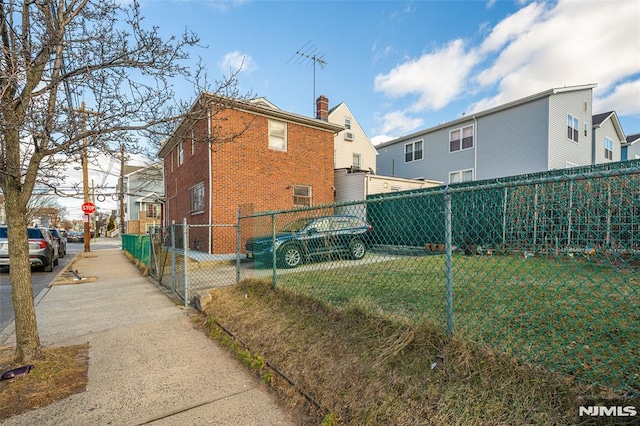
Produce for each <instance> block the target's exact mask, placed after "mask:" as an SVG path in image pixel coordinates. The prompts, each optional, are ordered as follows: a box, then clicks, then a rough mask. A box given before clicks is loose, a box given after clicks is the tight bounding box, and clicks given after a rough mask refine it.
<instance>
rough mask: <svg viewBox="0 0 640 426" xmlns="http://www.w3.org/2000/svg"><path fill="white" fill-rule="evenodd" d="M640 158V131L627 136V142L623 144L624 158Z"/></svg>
mask: <svg viewBox="0 0 640 426" xmlns="http://www.w3.org/2000/svg"><path fill="white" fill-rule="evenodd" d="M638 159H640V133H636V134H634V135H629V136H627V140H626V142H625V143H624V144H623V145H622V160H638Z"/></svg>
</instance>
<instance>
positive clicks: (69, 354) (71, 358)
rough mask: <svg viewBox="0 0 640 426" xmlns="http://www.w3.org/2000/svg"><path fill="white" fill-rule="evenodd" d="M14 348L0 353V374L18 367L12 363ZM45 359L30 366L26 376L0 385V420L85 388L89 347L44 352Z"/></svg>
mask: <svg viewBox="0 0 640 426" xmlns="http://www.w3.org/2000/svg"><path fill="white" fill-rule="evenodd" d="M14 351H15V349H14V348H8V347H5V348H2V349H0V370H1V371H7V370H10V369H12V368H15V367H19V366H20V365H18V364H15V363H14V362H13V356H14ZM43 353H44V358H43V359H41V360H37V361H35V362H34V363H33V365H34V368H33V369H32V370H31V371H30V372H29V373H28V374H26V375H25V376H22V377H18V378H15V379H10V380H3V381H0V420H2V419H7V418H9V417H12V416H15V415H18V414H21V413H24V412H27V411H29V410H32V409H35V408H39V407H44V406H46V405H49V404H51V403H53V402H55V401H59V400H61V399H64V398H66V397H68V396H69V395H73V394H75V393H78V392H82V391H84V390H85V389H86V386H87V374H88V368H89V344H88V343H87V344H83V345H77V346H70V347H59V348H53V347H51V348H44V349H43Z"/></svg>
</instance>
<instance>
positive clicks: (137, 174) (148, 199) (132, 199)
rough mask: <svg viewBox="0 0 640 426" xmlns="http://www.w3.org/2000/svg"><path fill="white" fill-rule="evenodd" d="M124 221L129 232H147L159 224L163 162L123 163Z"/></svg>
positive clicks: (162, 187) (161, 209)
mask: <svg viewBox="0 0 640 426" xmlns="http://www.w3.org/2000/svg"><path fill="white" fill-rule="evenodd" d="M123 175H124V176H123V177H124V181H123V186H124V190H125V200H124V204H125V223H126V227H125V228H126V232H127V233H128V234H146V233H147V232H148V231H149V228H151V227H157V226H161V224H162V212H163V204H164V176H163V167H162V163H154V164H152V165H150V166H146V167H140V166H128V165H126V166H125V170H124V174H123Z"/></svg>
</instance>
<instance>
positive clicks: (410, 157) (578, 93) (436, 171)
mask: <svg viewBox="0 0 640 426" xmlns="http://www.w3.org/2000/svg"><path fill="white" fill-rule="evenodd" d="M594 87H596V85H595V84H588V85H582V86H570V87H560V88H555V89H550V90H547V91H544V92H540V93H536V94H534V95H531V96H528V97H525V98H522V99H518V100H516V101H513V102H509V103H506V104H503V105H499V106H497V107H494V108H491V109H487V110H485V111H481V112H477V113H474V114H468V115H465V116H463V117H461V118H459V119H456V120H453V121H450V122H447V123H443V124H440V125H438V126H434V127H431V128H429V129H425V130H422V131H419V132H416V133H413V134H410V135H408V136H404V137H401V138H398V139H394V140H391V141H388V142H385V143H383V144H380V145H378V146H377V149H378V154H379V155H378V170H377V171H378V174H383V175H388V176H397V177H403V178H411V179H420V178H423V179H433V180H439V181H443V182H445V183H456V182H464V181H469V180H482V179H493V178H498V177H505V176H512V175H518V174H524V173H535V172H541V171H546V170H553V169H561V168H565V167H574V166H586V165H589V164H592V163H593V143H594V140H593V138H592V132H593V126H592V92H593V88H594ZM618 124H619V123H618ZM599 131H600V129H599ZM603 131H604V130H603ZM606 132H607V133H606V134H607V135H609V133H608V132H609V130H608V128H607V130H606ZM603 134H605V133H603ZM599 143H600V142H599ZM602 143H604V142H602ZM619 145H620V144H618V148H617V157H616V156H615V152H614V157H613V161H619V160H620V147H619ZM602 150H603V153H602V155H603V156H604V148H603V149H602ZM607 161H609V160H607Z"/></svg>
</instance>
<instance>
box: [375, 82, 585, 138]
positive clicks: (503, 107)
mask: <svg viewBox="0 0 640 426" xmlns="http://www.w3.org/2000/svg"><path fill="white" fill-rule="evenodd" d="M594 87H597V84H585V85H581V86H564V87H557V88H553V89H549V90H545V91H544V92H539V93H535V94H533V95H530V96H526V97H524V98H520V99H516V100H515V101H511V102H507V103H505V104H501V105H497V106H495V107H493V108H489V109H486V110H483V111H479V112H476V113H472V114H466V115H465V116H463V117H460V118H457V119H455V120H451V121H449V122H446V123H441V124H438V125H436V126H433V127H429V128H427V129H424V130H420V131H418V132H414V133H411V134H409V135H406V136H402V137H399V138H397V139H393V140H391V141H388V142H384V143H381V144H379V145H377V146H376V148H378V149H380V148H383V147H385V146H389V145H394V144H396V143H399V142H404V141H406V140H409V139H413V138H415V137H418V136H421V135H425V134H428V133H432V132H435V131H438V130H441V129H443V128H446V127H451V126H455V125H457V124H460V123H465V122H467V121H469V120H470V119H475V118H480V117H483V116H487V115H490V114H495V113H496V112H499V111H503V110H507V109H510V108H514V107H516V106H519V105H524V104H527V103H529V102H533V101H536V100H538V99H543V98H549V97H551V96H552V95H556V94H559V93H568V92H577V91H580V90H591V89H593V88H594Z"/></svg>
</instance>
